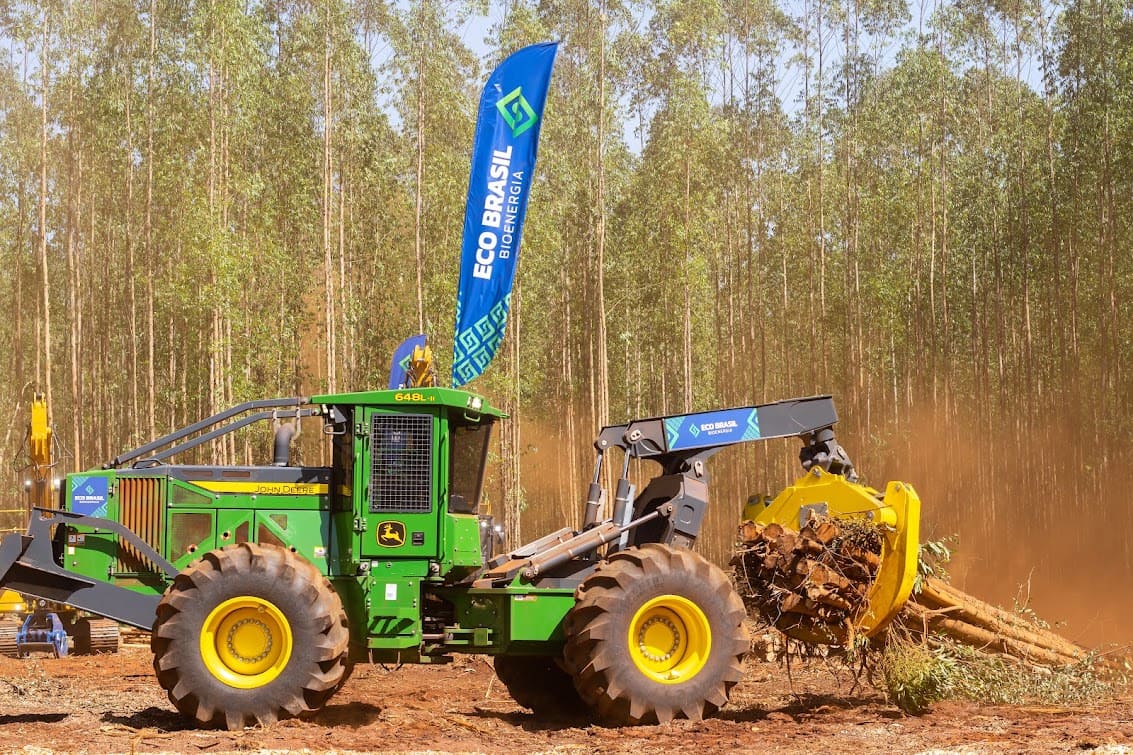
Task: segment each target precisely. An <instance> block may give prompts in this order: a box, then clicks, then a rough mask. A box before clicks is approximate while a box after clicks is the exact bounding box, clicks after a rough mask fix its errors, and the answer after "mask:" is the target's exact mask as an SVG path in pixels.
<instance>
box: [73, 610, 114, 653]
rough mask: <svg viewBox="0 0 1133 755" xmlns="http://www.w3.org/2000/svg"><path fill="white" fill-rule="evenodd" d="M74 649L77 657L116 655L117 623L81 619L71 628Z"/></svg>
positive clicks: (109, 620)
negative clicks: (100, 654) (98, 654)
mask: <svg viewBox="0 0 1133 755" xmlns="http://www.w3.org/2000/svg"><path fill="white" fill-rule="evenodd" d="M71 635H72V637H74V640H75V642H74V648H73V650H72V651H71V652H73V653H75V654H77V655H93V654H97V653H117V652H118V641H119V639H120V636H121V631H120V629H119V628H118V622H116V621H113V620H111V619H91V618H82V619H79V620H78V621H76V622H75V623H74V625H73V626H72V628H71Z"/></svg>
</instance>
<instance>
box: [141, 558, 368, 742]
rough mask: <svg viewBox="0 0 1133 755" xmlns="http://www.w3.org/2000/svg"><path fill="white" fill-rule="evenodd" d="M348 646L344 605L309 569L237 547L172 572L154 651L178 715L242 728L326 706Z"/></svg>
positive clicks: (152, 640)
mask: <svg viewBox="0 0 1133 755" xmlns="http://www.w3.org/2000/svg"><path fill="white" fill-rule="evenodd" d="M202 637H205V638H207V637H215V638H216V639H215V641H214V642H213V643H212V644H210V643H209V642H208V641H207V639H204V640H203V639H202ZM222 637H223V638H225V639H224V641H223V643H222V641H221V638H222ZM349 641H350V635H349V632H348V630H347V623H346V613H345V612H344V611H343V608H342V601H341V600H340V599H339V597H338V594H337V593H336V592H335V591H334V588H332V587H331V584H330V582H329V581H327V579H326V577H324V576H323V575H322V574H320V573H319V572H318V570H317V569H316V568H315V567H314V566H313V565H312V564H311V563H310V562H308V561H306V560H304V559H302V558H300V557H299V556H296V555H295V554H293V553H291V552H290V551H288V550H286V549H284V548H280V547H277V546H274V545H260V544H255V543H240V544H238V545H230V546H226V547H224V548H220V549H218V550H214V551H210V552H209V553H206V554H205V555H204V557H202V558H200V559H198V560H197V561H194V562H193V563H192V564H190V565H189V566H188V567H187V568H186V569H185V570H184V571H182V572H181V573H180V574H178V575H177V577H176V578H175V579H174V581H173V584H172V585H171V586H170V588H169V589H168V590H166V592H165V595H164V596H163V597H162V599H161V602H160V603H159V604H158V607H157V620H156V621H155V622H154V626H153V634H152V635H151V637H150V647H151V649H152V650H153V654H154V656H153V667H154V671H156V672H157V679H158V682H159V683H160V684H161V686H162V687H163V688H164V689H165V690H166V692H167V693H168V694H169V700H170V701H171V702H172V703H173V704H174V705H175V706H176V707H177V710H179V711H180V712H181V713H182V714H183V715H185V716H187V717H189V718H191V719H194V720H195V721H196V722H197V723H198V724H200V725H203V726H209V727H227V728H228V729H241V728H243V727H244V726H246V725H253V724H261V725H267V724H271V723H274V722H275V721H277V720H280V719H284V718H290V717H293V716H298V715H300V714H302V713H306V712H310V711H315V710H318V709H319V708H321V707H322V706H323V705H324V704H326V702H327V700H328V699H329V698H330V696H331V695H333V694H334V692H335V691H337V689H338V687H339V683H340V682H341V681H342V679H343V677H344V675H345V674H346V671H347V665H346V663H347V660H346V655H347V649H348V645H349ZM277 642H278V644H277ZM237 645H239V650H238V649H237ZM288 645H290V650H289V652H288V650H287V647H288ZM256 652H259V655H257V656H255V657H249V656H245V655H243V653H248V654H251V653H256ZM206 656H207V657H206ZM265 663H266V664H269V665H268V667H267V669H266V670H257V669H261V668H263V664H265ZM241 664H248V665H245V666H241ZM226 679H227V681H226ZM237 685H239V686H237Z"/></svg>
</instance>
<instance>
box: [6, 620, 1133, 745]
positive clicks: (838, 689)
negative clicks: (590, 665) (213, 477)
mask: <svg viewBox="0 0 1133 755" xmlns="http://www.w3.org/2000/svg"><path fill="white" fill-rule="evenodd" d="M143 639H144V638H138V641H137V642H133V643H131V644H129V645H127V646H126V647H124V648H123V650H122V651H121V652H120V653H119V654H118V655H113V656H96V657H91V656H85V657H84V656H75V657H70V658H63V659H55V658H51V657H50V656H47V655H37V656H35V657H32V658H29V659H24V660H20V659H16V658H7V657H0V751H2V752H19V753H43V752H51V751H55V752H78V751H86V752H131V753H133V752H139V753H140V752H186V753H202V752H203V753H220V752H232V751H261V750H271V751H316V752H325V751H370V752H374V751H378V752H388V751H393V752H405V751H417V752H420V751H444V752H467V751H473V752H499V753H515V752H555V753H590V752H602V753H607V752H626V753H628V752H634V753H646V752H689V751H698V752H704V753H709V752H743V751H746V752H808V753H811V752H823V753H862V752H924V751H932V752H941V751H946V752H1023V751H1025V752H1065V751H1076V750H1087V751H1088V750H1096V751H1102V752H1133V708H1131V706H1130V704H1131V703H1133V698H1129V697H1125V698H1124V699H1114V700H1109V701H1106V702H1104V703H1103V704H1100V705H1096V706H1090V707H1081V708H1078V707H1075V708H1052V707H1002V706H991V707H989V706H980V705H972V704H968V703H943V704H938V705H936V706H934V707H933V709H932V710H931V711H930V712H929V713H928V714H926V715H924V716H920V717H910V716H906V715H904V714H903V713H901V712H900V711H899V710H897V709H896V708H894V707H893V706H892V705H889V704H887V703H886V702H885V700H884V699H883V697H882V696H881V695H879V694H878V693H877V692H875V691H873V689H872V688H870V687H868V686H865V687H862V686H858V687H856V688H855V685H854V681H853V679H852V678H851V676H850V675H849V674H848V673H847V672H846V671H845V670H841V671H840V672H839V671H838V670H836V669H835V668H834V667H833V666H831V665H830V664H828V663H826V662H822V661H812V662H811V663H810V664H809V665H800V664H799V662H798V661H795V662H794V663H793V664H792V667H791V669H790V679H788V672H787V669H786V667H785V666H783V665H782V664H780V663H761V662H758V661H751V662H749V664H748V668H747V670H746V676H745V681H743V682H742V683H741V684H739V685H737V687H736V688H735V690H734V691H733V695H732V702H731V704H730V705H729V706H728V707H726V708H725V709H724V710H723V711H722V713H721V715H720V717H719V718H716V719H712V720H708V721H702V722H689V721H679V722H676V723H674V724H671V725H668V726H645V727H636V728H622V729H612V728H604V727H601V726H595V725H590V724H588V723H587V722H586V721H583V720H571V719H567V720H558V721H548V720H537V719H535V718H534V716H532V715H531V713H529V712H528V711H526V710H524V709H522V708H520V707H519V706H517V705H516V704H515V703H514V702H513V701H512V700H511V698H510V697H509V696H508V694H507V691H506V690H505V689H504V688H503V687H502V686H501V685H500V683H499V681H498V680H496V679H495V677H494V675H493V673H492V669H491V666H490V665H489V663H487V662H485V661H484V660H483V659H479V658H472V657H466V658H459V659H458V660H457V661H456V662H455V663H453V664H451V665H447V666H412V667H409V666H407V667H404V668H401V669H396V670H395V669H385V668H382V667H379V666H359V667H358V668H357V669H356V671H355V673H354V676H353V677H352V678H351V680H350V682H349V683H347V685H346V686H345V688H344V689H343V690H342V691H341V692H340V693H339V694H338V695H337V696H336V697H335V698H334V699H333V700H332V701H331V704H330V705H329V706H327V708H326V709H324V710H323V711H322V712H320V713H319V714H318V715H316V716H314V717H313V718H311V719H309V720H301V721H298V720H292V721H285V722H281V723H279V724H276V725H274V726H271V727H268V728H263V729H261V728H256V729H248V730H245V731H240V732H226V731H198V730H194V729H191V728H188V727H187V725H186V723H185V722H184V721H183V720H182V719H181V718H179V717H178V715H177V714H176V713H175V712H174V711H173V709H172V707H171V706H170V704H169V702H168V701H167V700H166V697H165V694H164V693H163V692H162V690H161V689H160V687H158V685H157V682H156V681H155V679H154V678H153V674H152V670H151V667H150V653H149V650H148V648H147V647H146V646H144V645H142V644H140V642H141V641H142V640H143Z"/></svg>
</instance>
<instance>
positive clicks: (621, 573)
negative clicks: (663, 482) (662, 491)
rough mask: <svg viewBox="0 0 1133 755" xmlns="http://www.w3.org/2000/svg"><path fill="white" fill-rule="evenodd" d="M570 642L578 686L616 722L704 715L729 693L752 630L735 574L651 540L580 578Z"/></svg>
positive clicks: (570, 661) (568, 658) (599, 710)
mask: <svg viewBox="0 0 1133 755" xmlns="http://www.w3.org/2000/svg"><path fill="white" fill-rule="evenodd" d="M577 598H578V600H577V603H576V604H575V607H574V608H573V609H571V612H570V613H569V614H567V619H566V625H565V629H566V635H567V642H566V647H565V649H564V654H565V657H566V664H567V668H568V669H570V671H571V673H572V675H573V677H574V684H575V687H576V689H577V690H578V693H579V695H580V696H581V697H582V699H583V700H584V701H585V702H586V704H587V705H589V706H590V707H591V708H592V709H593V710H595V711H596V712H597V713H598V715H599V716H601V718H602V719H604V720H605V721H607V722H609V723H611V724H614V725H636V724H644V723H653V722H655V721H656V722H660V723H667V722H669V721H671V720H672V719H673V718H680V717H684V718H689V719H692V720H700V719H701V718H703V717H704V716H710V715H713V714H715V713H716V711H717V710H719V709H720V708H721V707H722V706H723V705H724V704H725V703H727V702H728V694H729V693H730V691H731V689H732V687H733V686H734V685H735V684H736V682H738V681H739V680H740V678H741V677H742V675H743V669H742V662H743V657H744V655H745V654H746V653H747V650H748V647H749V640H748V634H747V630H746V629H745V628H744V619H745V618H746V614H745V612H744V606H743V603H742V602H741V601H740V598H739V596H738V595H736V592H735V590H734V589H733V588H732V585H731V582H729V580H728V577H727V576H726V575H725V574H724V572H723V571H721V570H720V569H719V568H717V567H716V566H713V565H712V564H711V563H709V562H708V561H706V560H705V559H704V558H703V557H701V556H699V555H697V554H696V553H693V552H692V551H689V550H685V549H682V548H672V547H669V546H666V545H661V544H658V543H649V544H646V545H643V546H641V547H639V548H630V549H628V550H625V551H621V552H619V553H616V554H614V555H613V556H611V557H610V558H609V559H608V560H607V561H605V562H603V563H602V564H600V565H599V566H598V568H597V570H595V572H594V573H593V574H591V575H590V576H589V577H587V578H586V580H585V581H583V583H582V585H580V586H579V589H578V594H577Z"/></svg>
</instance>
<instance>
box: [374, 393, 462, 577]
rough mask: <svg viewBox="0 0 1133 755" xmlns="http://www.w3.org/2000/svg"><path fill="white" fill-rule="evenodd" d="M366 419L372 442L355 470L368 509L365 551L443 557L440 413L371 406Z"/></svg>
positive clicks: (398, 556)
mask: <svg viewBox="0 0 1133 755" xmlns="http://www.w3.org/2000/svg"><path fill="white" fill-rule="evenodd" d="M407 408H408V407H407ZM362 417H363V422H364V428H365V432H366V433H367V437H366V439H365V440H366V441H367V442H366V443H365V447H364V450H363V453H362V454H361V457H362V459H361V461H362V463H361V464H358V465H357V466H356V467H355V470H354V472H355V480H354V484H355V489H356V490H362V491H364V493H363V496H364V498H363V505H364V507H365V510H364V511H363V512H362V518H363V521H364V523H365V528H364V530H363V531H362V532H361V533H360V535H361V542H360V543H359V552H360V553H361V554H362V555H363V556H365V557H370V558H380V559H403V558H409V559H435V558H437V557H438V556H439V555H440V537H439V533H438V531H437V530H438V526H437V522H438V521H439V515H438V511H437V500H438V494H437V491H438V486H439V484H440V474H439V469H440V461H441V460H440V458H439V456H440V454H438V452H437V446H438V444H437V440H438V439H439V438H440V436H441V427H440V418H439V415H438V414H437V413H436V412H433V411H430V410H429V409H428V408H425V407H420V408H419V407H413V409H412V411H408V412H405V413H403V412H395V411H389V410H386V409H379V408H366V409H364V410H363V412H362Z"/></svg>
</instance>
